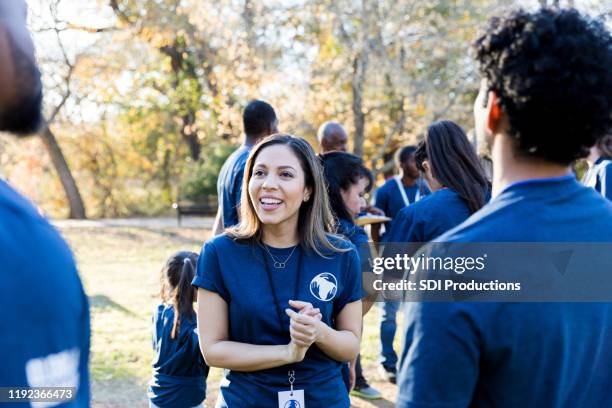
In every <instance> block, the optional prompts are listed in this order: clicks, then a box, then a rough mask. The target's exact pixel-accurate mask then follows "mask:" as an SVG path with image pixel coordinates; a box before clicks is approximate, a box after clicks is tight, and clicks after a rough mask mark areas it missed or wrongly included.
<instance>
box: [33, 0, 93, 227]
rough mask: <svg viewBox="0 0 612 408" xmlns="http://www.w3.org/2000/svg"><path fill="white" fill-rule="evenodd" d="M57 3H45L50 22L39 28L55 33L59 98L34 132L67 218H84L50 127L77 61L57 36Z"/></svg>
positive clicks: (66, 95)
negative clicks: (52, 172) (53, 173)
mask: <svg viewBox="0 0 612 408" xmlns="http://www.w3.org/2000/svg"><path fill="white" fill-rule="evenodd" d="M60 3H61V0H54V1H52V2H51V3H50V4H49V11H50V13H51V16H52V18H53V25H52V26H51V27H41V28H39V30H40V31H53V33H54V34H55V36H56V40H57V45H58V47H59V50H60V52H61V58H60V59H59V60H58V61H56V62H57V63H59V64H62V65H63V69H62V70H63V71H65V73H64V75H63V77H62V78H61V80H60V81H58V82H57V83H56V84H55V85H56V86H55V92H57V94H56V97H57V96H59V101H58V102H57V103H56V104H55V106H53V107H52V108H51V113H50V114H49V115H48V116H47V118H46V120H45V121H44V125H43V126H42V127H41V130H40V131H39V133H38V135H39V136H40V138H41V140H42V142H43V144H44V146H45V148H46V149H47V152H48V153H49V156H50V158H51V161H52V163H53V166H54V167H55V170H56V172H57V175H58V177H59V179H60V181H61V184H62V187H63V188H64V192H65V194H66V199H67V201H68V205H69V214H68V217H69V218H75V219H84V218H87V215H86V212H85V205H84V203H83V199H82V197H81V193H80V191H79V188H78V186H77V183H76V181H75V179H74V177H73V175H72V172H71V171H70V167H69V166H68V162H67V161H66V158H65V157H64V153H63V152H62V149H61V147H60V145H59V143H58V141H57V138H56V136H55V134H54V133H53V131H52V129H51V127H52V126H53V122H54V121H55V119H56V118H57V115H58V114H59V112H60V110H61V109H62V108H63V107H64V105H65V103H66V101H68V99H69V98H70V96H71V89H70V86H71V79H72V75H73V73H74V70H75V65H76V64H77V61H78V57H75V58H74V60H73V61H70V58H69V57H68V54H67V52H66V48H65V46H64V43H63V41H62V38H61V36H60V32H61V31H62V29H61V28H60V27H59V25H60V24H61V23H62V22H61V21H60V20H59V18H58V16H57V10H58V7H59V5H60Z"/></svg>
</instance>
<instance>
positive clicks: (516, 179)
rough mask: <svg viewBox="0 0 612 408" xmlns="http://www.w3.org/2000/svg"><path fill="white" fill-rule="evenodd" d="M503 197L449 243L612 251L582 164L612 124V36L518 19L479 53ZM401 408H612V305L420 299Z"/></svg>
mask: <svg viewBox="0 0 612 408" xmlns="http://www.w3.org/2000/svg"><path fill="white" fill-rule="evenodd" d="M475 49H476V58H477V60H478V63H479V68H480V73H481V75H482V78H483V79H482V84H481V88H480V93H479V95H478V97H477V99H476V102H475V104H474V113H475V120H476V131H477V132H478V133H480V135H481V136H484V137H485V139H486V140H487V141H488V143H489V144H490V146H491V152H492V160H493V167H494V170H493V194H492V195H493V198H492V200H491V202H490V203H489V204H487V205H485V206H484V207H483V208H482V209H481V210H480V211H478V212H476V213H475V214H474V215H473V216H472V217H470V218H469V219H468V220H466V221H465V222H464V223H463V224H461V225H459V226H458V227H456V228H455V229H453V230H451V231H449V232H447V233H445V234H444V235H442V236H440V237H439V238H437V239H436V240H435V241H437V242H478V243H483V242H484V243H486V242H523V243H529V242H598V243H601V242H605V243H610V242H612V204H611V203H610V202H609V201H607V200H605V199H603V198H602V197H601V196H600V195H598V194H597V193H596V192H595V191H594V190H592V189H590V188H587V187H584V186H582V185H581V184H579V183H578V182H577V181H576V180H575V177H574V175H573V174H572V172H571V167H570V164H571V163H572V162H573V161H574V160H576V159H578V158H581V157H585V156H586V155H587V153H588V151H589V148H590V147H591V146H593V145H594V144H595V142H596V141H597V140H598V139H599V138H600V137H602V136H603V135H605V134H606V133H607V131H608V130H609V129H610V128H611V127H612V69H611V68H610V67H612V36H611V35H610V32H609V31H608V30H607V29H606V27H605V26H604V24H603V22H601V21H597V20H594V19H591V18H589V17H587V16H584V15H581V14H580V13H578V12H577V11H575V10H560V9H541V10H539V11H537V12H533V13H529V12H525V11H517V12H514V13H512V14H511V15H509V16H508V17H506V18H502V19H494V20H493V21H492V22H491V24H490V25H489V28H488V29H487V31H486V32H485V34H484V35H483V36H482V37H480V38H479V39H478V40H477V41H476V43H475ZM405 316H406V328H405V330H406V339H405V344H404V349H403V353H402V356H401V363H400V367H401V368H400V375H399V378H398V384H399V395H398V402H397V406H398V407H402V408H407V407H413V408H416V407H449V408H450V407H468V406H469V407H502V408H503V407H604V406H606V407H610V406H612V393H611V392H610V389H612V375H610V368H609V367H610V361H612V304H610V303H475V302H474V303H468V302H454V303H407V304H406V311H405Z"/></svg>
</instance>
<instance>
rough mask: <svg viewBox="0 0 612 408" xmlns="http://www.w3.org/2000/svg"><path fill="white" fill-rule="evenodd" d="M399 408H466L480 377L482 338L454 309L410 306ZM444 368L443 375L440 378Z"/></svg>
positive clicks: (468, 318)
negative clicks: (480, 341) (441, 368)
mask: <svg viewBox="0 0 612 408" xmlns="http://www.w3.org/2000/svg"><path fill="white" fill-rule="evenodd" d="M404 317H405V324H404V327H405V334H406V335H405V340H404V346H403V350H402V354H401V359H400V369H399V377H398V383H397V385H398V400H397V407H399V408H421V407H440V408H442V407H444V408H451V407H457V408H459V407H468V406H470V403H471V399H472V394H473V392H474V388H475V386H476V382H477V380H478V375H479V363H480V346H479V334H478V333H477V331H476V329H475V327H476V326H477V325H476V324H475V322H474V321H473V320H472V316H471V314H470V313H469V312H468V311H467V310H464V309H463V308H462V306H461V305H457V304H454V303H436V302H430V303H416V302H415V303H406V306H405V309H404ZM440 367H443V368H444V372H445V375H440Z"/></svg>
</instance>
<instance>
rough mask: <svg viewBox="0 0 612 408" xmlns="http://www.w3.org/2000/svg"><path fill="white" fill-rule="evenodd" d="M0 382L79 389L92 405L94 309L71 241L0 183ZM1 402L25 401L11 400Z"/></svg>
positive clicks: (81, 400)
mask: <svg viewBox="0 0 612 408" xmlns="http://www.w3.org/2000/svg"><path fill="white" fill-rule="evenodd" d="M0 271H1V276H2V283H1V284H0V309H1V310H4V311H5V314H4V316H3V318H2V319H0V367H1V368H0V385H1V386H3V387H8V386H11V387H49V386H63V387H76V388H77V391H76V399H75V400H74V401H71V402H68V403H65V404H60V405H57V406H59V407H88V406H89V395H90V394H89V372H88V368H87V367H88V360H89V335H90V327H89V307H88V302H87V297H86V296H85V292H84V291H83V286H82V284H81V280H80V279H79V275H78V273H77V269H76V266H75V263H74V259H73V257H72V254H71V252H70V249H69V248H68V245H66V243H65V242H64V240H63V239H62V238H61V237H60V235H59V234H58V233H57V231H56V230H55V229H54V228H53V227H52V226H51V225H50V224H49V222H48V221H47V220H45V219H43V218H42V217H41V216H40V215H39V214H38V212H37V211H36V209H35V208H34V207H33V206H32V205H31V204H30V203H29V202H28V201H27V200H26V199H24V198H23V197H21V196H20V195H19V194H17V193H16V192H15V191H14V190H13V189H12V188H10V187H9V186H8V185H7V184H6V183H5V182H3V181H0ZM3 406H7V407H13V406H19V407H21V406H23V404H13V403H8V404H5V405H3Z"/></svg>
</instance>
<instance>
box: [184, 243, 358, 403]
mask: <svg viewBox="0 0 612 408" xmlns="http://www.w3.org/2000/svg"><path fill="white" fill-rule="evenodd" d="M333 242H334V243H335V244H336V245H338V246H340V247H343V248H346V249H349V250H348V251H346V252H337V253H331V252H330V253H329V254H328V257H327V258H323V257H321V256H319V255H317V254H316V253H314V252H313V251H309V250H305V249H303V248H302V247H300V246H298V247H294V248H271V247H267V249H268V250H269V251H270V253H268V252H267V251H266V250H265V249H264V248H263V247H262V246H261V245H259V244H257V243H251V242H240V241H236V240H233V239H231V238H230V237H228V236H227V235H226V234H222V235H219V236H217V237H215V238H213V239H211V240H209V241H207V242H206V243H205V244H204V247H203V249H202V252H201V253H200V258H199V260H198V265H197V275H196V277H195V278H194V280H193V285H195V286H197V287H201V288H204V289H206V290H209V291H212V292H215V293H217V294H218V295H219V296H221V297H222V298H223V299H224V300H225V302H226V303H227V305H228V324H229V326H228V339H229V340H231V341H236V342H241V343H249V344H260V345H279V344H288V343H289V342H290V335H289V323H290V319H289V317H288V316H287V315H286V314H285V312H284V310H285V309H286V308H288V307H289V304H288V302H289V300H290V299H295V300H302V301H306V302H311V303H312V304H313V306H314V307H316V308H319V309H320V310H321V314H322V315H323V318H322V321H324V322H325V323H326V324H328V325H329V326H333V324H334V320H335V318H336V316H337V315H338V314H339V313H340V312H341V311H342V309H343V308H344V306H346V305H347V304H348V303H351V302H354V301H357V300H360V299H361V297H362V289H361V276H360V271H359V259H358V255H357V252H356V251H355V249H354V248H353V246H352V244H350V243H349V242H348V241H345V240H339V239H333ZM294 249H295V251H294ZM292 251H294V252H292ZM328 252H329V251H328ZM272 257H274V258H275V259H276V260H277V261H282V262H286V267H285V268H282V269H279V268H275V267H274V261H273V259H272ZM264 262H265V263H264ZM266 264H267V268H266ZM267 271H269V273H270V277H268V272H267ZM298 275H299V281H298ZM270 280H271V281H272V284H273V287H272V288H271V287H270ZM296 284H297V289H298V290H297V293H296V292H295V289H296ZM296 295H297V296H296ZM275 298H277V299H278V304H277V303H276V302H275ZM296 298H297V299H296ZM279 318H280V321H279ZM341 366H342V363H341V362H339V361H336V360H333V359H332V358H330V357H329V356H327V355H326V354H325V353H323V352H322V351H321V350H320V349H319V348H318V347H317V346H316V345H313V346H311V347H310V348H309V349H308V352H307V353H306V357H305V358H304V360H303V361H302V362H300V363H296V364H292V365H288V366H282V367H276V368H271V369H267V370H260V371H255V372H239V371H234V370H228V371H227V372H226V373H225V378H224V379H223V380H222V381H221V384H220V392H219V400H218V401H217V407H222V408H224V407H231V408H233V407H241V408H242V407H244V408H249V407H275V406H277V405H278V392H279V391H288V390H289V382H288V371H289V369H292V370H295V384H294V387H295V389H303V390H304V394H305V403H306V405H307V406H308V407H313V408H318V407H320V408H324V407H330V408H340V407H342V408H347V407H348V406H349V398H348V392H347V390H346V387H345V385H344V382H343V381H342V377H341V373H340V370H341Z"/></svg>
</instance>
